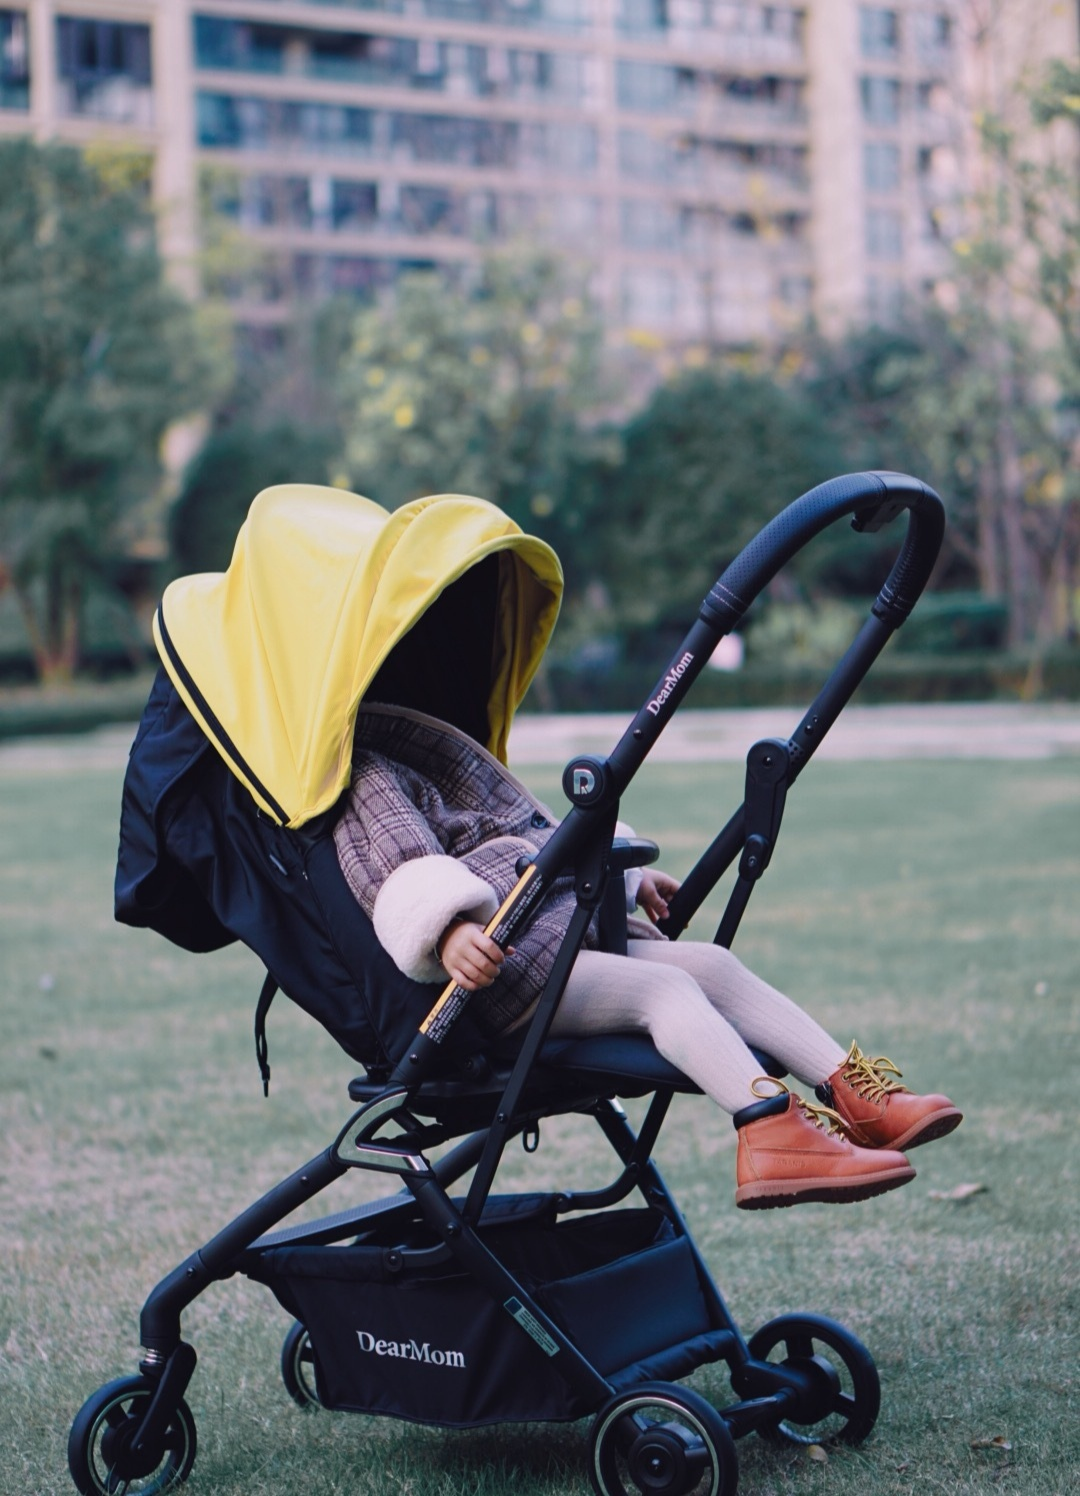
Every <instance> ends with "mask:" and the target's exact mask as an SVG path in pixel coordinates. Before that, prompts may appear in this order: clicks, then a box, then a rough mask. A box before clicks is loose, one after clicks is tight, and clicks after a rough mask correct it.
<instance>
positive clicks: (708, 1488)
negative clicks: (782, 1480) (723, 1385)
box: [589, 1382, 739, 1496]
mask: <svg viewBox="0 0 1080 1496" xmlns="http://www.w3.org/2000/svg"><path fill="white" fill-rule="evenodd" d="M589 1476H590V1478H591V1480H592V1486H593V1490H594V1491H595V1492H596V1493H597V1496H635V1493H639V1496H735V1490H736V1487H737V1486H738V1484H739V1457H738V1455H737V1454H736V1452H735V1441H734V1439H733V1438H732V1436H731V1432H730V1430H729V1429H728V1426H727V1424H726V1423H725V1422H724V1420H723V1418H721V1416H720V1414H719V1413H718V1412H717V1411H716V1409H715V1408H714V1407H713V1406H712V1404H711V1403H708V1402H706V1401H705V1399H704V1398H703V1397H701V1396H699V1394H698V1393H696V1392H691V1391H690V1389H689V1388H687V1387H677V1386H675V1385H674V1384H673V1383H671V1382H646V1383H644V1384H643V1385H642V1386H640V1387H635V1388H634V1389H633V1391H632V1392H620V1393H618V1394H617V1395H616V1396H615V1397H613V1398H612V1399H611V1401H610V1402H608V1403H605V1405H604V1406H603V1407H602V1408H601V1409H600V1411H599V1413H597V1415H596V1418H595V1419H594V1420H593V1426H592V1429H591V1431H590V1434H589Z"/></svg>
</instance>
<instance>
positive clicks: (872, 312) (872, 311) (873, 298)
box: [866, 275, 904, 327]
mask: <svg viewBox="0 0 1080 1496" xmlns="http://www.w3.org/2000/svg"><path fill="white" fill-rule="evenodd" d="M866 311H867V315H868V317H869V319H870V321H871V322H873V323H877V325H878V326H879V327H890V326H895V325H896V324H897V323H898V322H899V321H900V319H901V317H902V316H903V313H904V283H903V281H900V280H897V279H896V278H895V277H894V276H887V275H872V276H870V278H869V279H868V281H867V282H866Z"/></svg>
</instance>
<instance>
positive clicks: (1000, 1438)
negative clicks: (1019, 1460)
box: [971, 1434, 1012, 1451]
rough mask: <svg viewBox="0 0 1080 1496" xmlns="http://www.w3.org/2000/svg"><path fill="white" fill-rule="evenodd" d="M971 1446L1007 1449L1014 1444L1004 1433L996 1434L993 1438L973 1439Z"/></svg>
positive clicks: (973, 1447) (974, 1447)
mask: <svg viewBox="0 0 1080 1496" xmlns="http://www.w3.org/2000/svg"><path fill="white" fill-rule="evenodd" d="M971 1447H972V1449H1000V1450H1003V1451H1005V1450H1009V1449H1011V1448H1012V1445H1011V1444H1010V1442H1009V1440H1008V1439H1006V1437H1005V1435H1004V1434H995V1435H994V1437H993V1438H992V1439H972V1441H971Z"/></svg>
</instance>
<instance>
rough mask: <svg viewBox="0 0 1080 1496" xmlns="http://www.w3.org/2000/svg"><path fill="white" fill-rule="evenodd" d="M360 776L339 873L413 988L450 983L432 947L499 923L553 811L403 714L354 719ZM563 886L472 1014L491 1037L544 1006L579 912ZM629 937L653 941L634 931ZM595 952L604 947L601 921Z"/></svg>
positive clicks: (454, 739) (376, 711)
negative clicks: (520, 866) (456, 931)
mask: <svg viewBox="0 0 1080 1496" xmlns="http://www.w3.org/2000/svg"><path fill="white" fill-rule="evenodd" d="M355 741H356V748H355V751H354V754H353V774H352V782H351V784H350V787H349V793H348V796H347V797H346V802H345V807H344V810H343V811H342V814H341V816H340V818H339V820H338V823H337V826H336V827H335V830H334V842H335V846H336V848H337V855H338V861H339V863H340V865H341V870H342V872H343V873H344V875H345V878H346V881H347V882H348V884H349V887H350V888H351V890H352V892H353V894H354V896H355V898H356V899H357V901H358V902H359V904H360V906H361V908H362V909H363V910H364V913H365V914H367V915H368V917H369V918H370V919H371V920H372V922H373V924H374V926H375V933H376V935H377V936H378V938H379V940H380V942H381V944H382V945H383V946H384V947H385V948H386V950H387V951H388V952H389V953H390V955H391V956H392V957H393V959H394V961H395V963H396V964H397V966H398V967H399V968H400V970H402V971H403V972H404V973H405V975H406V976H409V977H412V978H413V979H414V980H416V981H420V982H441V983H445V982H446V981H447V974H446V972H445V970H444V969H443V967H442V966H441V965H440V963H439V961H438V959H437V957H436V956H435V944H436V942H437V940H438V939H439V936H440V935H441V934H442V933H443V931H444V930H445V929H446V927H447V925H448V924H449V923H450V921H451V920H452V919H454V918H455V917H456V916H463V917H464V918H467V919H473V920H476V921H478V922H479V923H482V924H484V923H487V921H488V920H489V919H490V918H491V917H492V915H494V914H495V912H496V910H497V909H498V908H499V906H500V905H501V904H502V902H503V900H504V899H505V898H506V897H507V895H508V894H509V893H510V892H511V890H512V889H513V887H514V885H515V884H516V883H517V881H518V875H517V871H516V869H517V863H518V860H519V858H521V857H523V856H524V857H527V858H530V859H531V858H533V857H535V855H536V853H537V851H538V850H539V848H540V847H541V846H542V845H543V844H544V843H545V842H546V841H547V840H548V838H549V837H550V836H551V835H552V833H553V831H554V829H555V824H556V823H555V819H554V817H553V816H552V813H551V811H550V810H548V808H547V807H546V806H545V805H543V804H541V802H540V801H539V800H537V799H535V798H534V797H533V796H532V795H531V794H530V793H529V791H528V790H527V789H526V788H525V787H524V785H522V784H521V783H520V782H519V781H518V780H517V779H515V777H514V776H513V775H512V774H511V773H510V771H509V770H508V769H506V768H504V766H503V765H502V764H501V763H499V761H498V760H497V759H496V758H494V757H493V756H492V755H491V754H490V753H488V752H487V751H486V749H484V748H482V747H481V746H480V745H479V744H478V743H476V742H474V741H473V740H472V739H471V738H469V737H466V736H465V735H464V734H463V733H460V732H458V731H457V730H456V729H454V728H452V727H448V726H447V725H446V724H445V723H442V722H439V721H437V720H436V719H435V718H432V717H425V716H422V715H421V714H420V713H418V712H412V711H406V710H404V709H400V708H396V707H394V708H391V707H379V706H368V707H364V708H362V709H361V711H360V713H359V715H358V717H357V728H356V739H355ZM574 904H575V900H574V890H573V880H572V879H571V878H569V877H567V878H560V879H559V880H558V881H557V882H556V883H555V884H554V885H553V887H552V889H551V891H550V893H549V894H548V896H547V898H546V899H545V900H544V903H543V905H542V907H541V909H540V912H539V913H538V914H537V915H536V917H535V919H534V920H533V922H532V924H531V925H530V926H529V928H528V930H526V932H525V934H524V935H523V936H522V937H521V938H520V939H519V940H515V943H514V944H515V951H514V954H513V955H512V956H508V957H507V958H506V960H505V962H504V963H503V966H502V969H501V970H500V972H499V975H498V977H496V979H495V981H494V982H493V983H492V985H491V986H490V987H485V988H482V989H481V990H480V991H479V992H477V993H476V994H475V996H474V998H473V1000H472V1002H471V1004H470V1013H471V1015H472V1016H473V1017H474V1018H475V1020H476V1021H477V1023H478V1025H479V1026H480V1028H481V1029H482V1030H484V1031H485V1032H486V1033H488V1034H490V1035H495V1034H499V1033H502V1032H504V1031H505V1030H506V1029H507V1028H508V1027H510V1026H511V1025H512V1024H513V1023H514V1021H515V1020H517V1019H519V1018H521V1017H522V1015H523V1014H525V1013H526V1012H527V1011H528V1009H529V1008H530V1007H531V1006H532V1005H533V1003H534V1002H535V1001H536V999H537V997H538V996H539V995H540V992H541V991H542V989H543V986H544V983H545V982H546V981H547V978H548V975H549V973H550V971H551V967H552V964H553V962H554V960H555V955H556V953H557V951H558V949H559V947H560V945H561V943H562V940H563V938H564V936H565V934H566V931H567V927H568V926H569V923H570V918H571V915H572V914H573V911H574ZM630 933H631V934H632V935H637V936H641V935H644V936H655V935H656V932H655V931H653V930H652V928H651V926H649V925H647V924H644V923H643V922H642V921H638V920H635V921H633V922H632V928H631V932H630ZM657 938H659V937H657ZM585 943H586V945H587V946H595V945H596V931H595V921H594V922H593V925H592V926H590V929H589V933H588V935H587V936H586V942H585Z"/></svg>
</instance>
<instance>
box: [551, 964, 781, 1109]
mask: <svg viewBox="0 0 1080 1496" xmlns="http://www.w3.org/2000/svg"><path fill="white" fill-rule="evenodd" d="M634 944H635V945H646V944H648V945H652V944H653V942H652V941H635V942H634ZM656 944H657V945H659V941H657V942H656ZM551 1033H552V1035H553V1036H558V1037H563V1038H566V1037H570V1036H575V1037H584V1036H586V1035H589V1034H614V1033H645V1034H648V1035H649V1037H650V1038H651V1039H652V1042H653V1043H654V1044H655V1046H656V1048H657V1049H658V1050H659V1051H660V1053H661V1054H662V1055H663V1056H664V1058H665V1059H666V1060H669V1061H670V1062H671V1064H673V1065H675V1066H677V1067H678V1068H679V1069H680V1070H681V1071H682V1072H683V1074H684V1075H688V1076H689V1077H690V1079H691V1080H692V1081H694V1083H695V1084H696V1085H699V1086H700V1087H701V1089H702V1090H703V1091H704V1092H705V1094H706V1095H707V1096H710V1097H711V1098H712V1099H713V1101H715V1102H716V1104H717V1105H718V1106H720V1107H723V1109H724V1111H726V1112H731V1113H734V1112H737V1111H739V1110H741V1109H742V1108H743V1107H746V1106H749V1105H751V1104H752V1103H753V1102H754V1101H756V1100H757V1099H758V1098H757V1097H756V1096H755V1094H754V1092H753V1091H752V1090H751V1086H752V1084H753V1082H754V1081H755V1080H756V1079H757V1078H758V1077H759V1076H760V1075H761V1073H762V1071H761V1066H760V1065H759V1064H758V1062H757V1060H755V1058H754V1056H753V1055H752V1054H751V1053H750V1051H749V1049H748V1048H747V1047H746V1045H745V1044H744V1043H743V1041H742V1039H740V1038H739V1035H738V1034H737V1033H736V1032H735V1030H734V1028H732V1026H731V1024H730V1023H728V1021H727V1020H726V1019H725V1018H724V1017H723V1016H722V1015H721V1014H720V1013H719V1012H718V1011H717V1010H716V1008H715V1007H714V1006H713V1005H712V1004H711V1003H710V1002H709V1000H708V998H707V997H706V996H705V994H704V992H703V991H702V990H701V988H700V987H699V986H698V984H697V982H696V981H695V980H694V979H693V977H692V976H690V975H689V974H688V973H687V972H685V971H681V970H680V969H679V968H678V966H676V965H674V964H671V965H667V966H664V967H662V968H661V967H658V966H656V965H653V964H652V963H650V964H649V965H648V966H646V965H645V963H644V962H639V961H630V960H628V959H627V958H626V957H625V956H613V955H609V954H607V953H606V952H603V951H582V952H581V954H580V955H579V956H578V958H577V960H576V961H575V962H574V969H573V971H572V972H571V973H570V980H569V982H568V983H567V987H566V991H565V992H564V993H563V997H562V1001H561V1002H560V1004H559V1007H558V1010H557V1012H556V1014H555V1018H554V1021H553V1023H552V1025H551Z"/></svg>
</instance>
